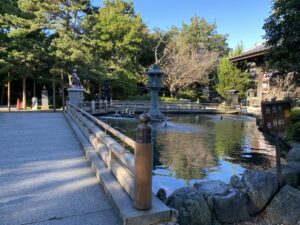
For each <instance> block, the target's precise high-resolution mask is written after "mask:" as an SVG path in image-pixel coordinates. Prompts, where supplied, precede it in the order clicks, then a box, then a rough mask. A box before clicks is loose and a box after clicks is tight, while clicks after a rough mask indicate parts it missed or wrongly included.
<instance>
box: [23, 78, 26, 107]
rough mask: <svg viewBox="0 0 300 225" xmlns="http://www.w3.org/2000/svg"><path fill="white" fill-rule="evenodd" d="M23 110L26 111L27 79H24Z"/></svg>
mask: <svg viewBox="0 0 300 225" xmlns="http://www.w3.org/2000/svg"><path fill="white" fill-rule="evenodd" d="M22 101H23V110H26V77H23V96H22Z"/></svg>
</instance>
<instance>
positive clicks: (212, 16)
mask: <svg viewBox="0 0 300 225" xmlns="http://www.w3.org/2000/svg"><path fill="white" fill-rule="evenodd" d="M92 2H93V4H94V5H98V6H99V5H101V4H102V0H92ZM133 3H134V8H135V11H136V12H138V13H140V14H141V16H142V19H143V21H144V22H145V23H146V24H147V25H148V27H149V28H150V29H152V28H154V27H159V28H161V29H165V30H166V29H168V28H170V27H171V26H172V25H175V26H177V27H180V26H181V23H182V21H184V22H185V23H189V20H190V18H191V17H192V16H200V17H204V18H205V19H206V20H207V21H208V22H211V23H212V22H215V23H216V24H217V32H218V33H221V34H228V44H229V47H231V48H234V47H235V46H236V44H237V43H238V42H240V41H243V44H244V46H245V48H249V47H251V46H253V45H254V44H255V43H257V42H260V41H261V40H262V36H263V35H264V30H263V29H262V26H263V24H264V20H265V19H266V18H267V17H268V16H269V15H270V12H271V6H272V0H133Z"/></svg>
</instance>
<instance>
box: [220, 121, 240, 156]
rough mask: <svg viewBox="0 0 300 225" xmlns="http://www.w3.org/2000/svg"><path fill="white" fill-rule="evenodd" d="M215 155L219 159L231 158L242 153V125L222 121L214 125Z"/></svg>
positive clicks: (237, 122)
mask: <svg viewBox="0 0 300 225" xmlns="http://www.w3.org/2000/svg"><path fill="white" fill-rule="evenodd" d="M215 132H216V135H215V154H216V155H217V156H219V157H224V156H233V155H235V154H239V153H241V152H242V147H241V146H242V140H243V136H244V123H243V122H239V121H236V122H232V121H226V120H225V121H222V122H218V123H216V125H215Z"/></svg>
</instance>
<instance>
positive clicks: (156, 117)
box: [146, 64, 165, 122]
mask: <svg viewBox="0 0 300 225" xmlns="http://www.w3.org/2000/svg"><path fill="white" fill-rule="evenodd" d="M146 74H147V75H148V76H149V80H148V85H147V87H148V89H149V90H150V92H151V105H150V110H149V112H148V114H149V115H150V116H151V121H157V122H159V121H164V120H165V116H164V115H163V114H162V113H161V112H160V111H159V108H158V92H159V90H160V89H161V87H162V85H161V78H162V76H163V75H164V73H163V72H162V71H161V70H160V69H159V67H158V65H157V64H153V67H152V69H151V70H149V71H147V72H146Z"/></svg>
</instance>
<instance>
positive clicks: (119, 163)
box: [67, 103, 152, 209]
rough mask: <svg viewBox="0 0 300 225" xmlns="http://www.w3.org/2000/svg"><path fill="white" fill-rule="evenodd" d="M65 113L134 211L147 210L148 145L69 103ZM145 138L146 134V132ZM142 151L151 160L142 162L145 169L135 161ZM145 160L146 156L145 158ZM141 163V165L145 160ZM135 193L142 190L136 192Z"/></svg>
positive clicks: (149, 181)
mask: <svg viewBox="0 0 300 225" xmlns="http://www.w3.org/2000/svg"><path fill="white" fill-rule="evenodd" d="M81 107H82V106H81ZM67 113H68V114H69V115H70V117H71V118H72V119H73V121H74V122H75V123H76V124H77V126H78V127H79V128H80V129H81V130H82V132H83V133H84V134H85V136H86V137H87V138H88V139H89V141H90V143H91V144H92V146H93V147H94V149H95V151H96V152H97V153H98V154H99V155H100V156H101V158H102V159H103V161H104V162H105V163H106V165H107V167H108V169H109V170H110V171H111V172H112V173H113V174H114V176H115V177H116V179H117V180H118V181H119V183H120V184H121V186H122V187H123V188H124V190H125V191H126V192H127V193H128V195H129V196H130V197H131V199H132V200H133V202H134V206H135V207H136V208H138V209H147V208H149V207H151V198H152V146H151V144H149V143H137V142H136V141H134V140H132V139H131V138H129V137H127V136H126V135H124V134H122V133H121V132H119V131H118V130H116V129H114V128H112V127H110V126H109V125H107V124H106V123H104V122H102V121H101V120H99V119H98V118H96V117H94V116H92V115H91V114H89V113H87V112H86V111H85V110H83V109H81V108H79V107H76V106H74V105H72V104H69V103H68V104H67ZM145 126H147V124H145ZM146 135H149V133H148V134H146ZM150 135H151V129H150ZM150 137H151V136H150ZM145 150H146V151H151V158H150V159H145V160H146V163H148V164H149V166H148V167H147V165H144V166H143V167H141V165H139V163H140V162H141V160H135V157H138V156H139V155H140V154H139V153H141V152H145ZM133 153H134V154H133ZM147 157H149V155H148V156H147ZM143 163H145V161H144V162H143ZM150 164H151V166H150ZM145 166H146V167H145ZM141 168H142V169H141ZM145 169H146V171H145ZM139 179H143V180H147V181H148V182H146V183H145V182H141V181H139ZM137 190H142V191H139V192H137Z"/></svg>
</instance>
